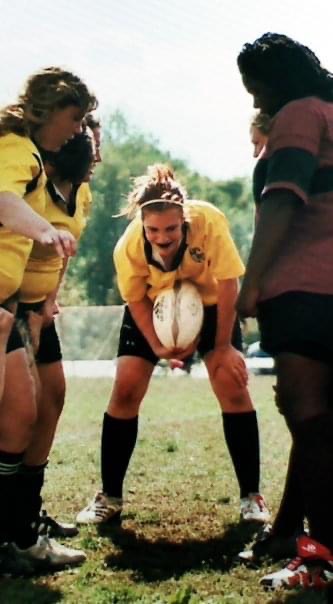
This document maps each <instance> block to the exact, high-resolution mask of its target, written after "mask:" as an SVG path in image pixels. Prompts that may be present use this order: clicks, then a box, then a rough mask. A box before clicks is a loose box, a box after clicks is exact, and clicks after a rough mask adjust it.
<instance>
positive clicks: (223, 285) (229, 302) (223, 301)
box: [215, 279, 238, 347]
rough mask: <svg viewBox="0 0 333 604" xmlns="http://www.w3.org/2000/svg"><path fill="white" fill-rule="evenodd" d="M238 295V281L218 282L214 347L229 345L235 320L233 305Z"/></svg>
mask: <svg viewBox="0 0 333 604" xmlns="http://www.w3.org/2000/svg"><path fill="white" fill-rule="evenodd" d="M237 295H238V279H226V280H224V281H219V282H218V300H217V328H216V336H215V346H218V347H224V346H229V345H230V344H231V338H232V332H233V328H234V324H235V319H236V310H235V304H236V300H237Z"/></svg>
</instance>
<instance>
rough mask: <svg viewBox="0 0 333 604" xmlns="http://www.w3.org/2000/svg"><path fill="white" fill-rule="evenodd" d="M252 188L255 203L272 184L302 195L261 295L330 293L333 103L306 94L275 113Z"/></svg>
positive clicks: (332, 276) (262, 200) (332, 284)
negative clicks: (302, 292)
mask: <svg viewBox="0 0 333 604" xmlns="http://www.w3.org/2000/svg"><path fill="white" fill-rule="evenodd" d="M253 188H254V193H255V197H256V202H257V204H259V208H260V205H261V204H262V203H265V195H266V194H267V193H268V192H269V191H272V190H274V189H280V190H281V189H283V190H287V191H291V192H293V193H295V194H296V195H297V196H298V198H299V199H300V200H301V201H302V203H301V204H298V209H297V210H296V213H295V216H294V219H293V222H292V224H291V226H290V230H289V232H288V237H287V239H286V240H285V241H284V242H283V243H282V245H281V248H280V250H279V251H278V253H277V255H276V257H275V258H274V261H273V262H272V264H271V265H270V267H269V269H268V270H267V274H266V275H265V278H264V280H263V284H262V287H261V291H260V300H266V299H268V298H273V297H275V296H277V295H279V294H282V293H285V292H288V291H304V292H313V293H321V294H332V295H333V103H328V102H326V101H322V100H321V99H319V98H316V97H308V98H304V99H300V100H296V101H292V102H290V103H288V104H287V105H285V106H284V107H283V108H282V109H281V110H280V111H279V113H277V115H276V116H275V118H274V120H273V123H272V130H271V133H270V136H269V141H268V144H267V148H266V152H265V154H264V156H263V158H262V159H260V160H259V162H258V164H257V168H256V170H255V175H254V187H253ZM259 212H260V209H259Z"/></svg>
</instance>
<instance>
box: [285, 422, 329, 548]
mask: <svg viewBox="0 0 333 604" xmlns="http://www.w3.org/2000/svg"><path fill="white" fill-rule="evenodd" d="M332 435H333V413H332V412H329V413H325V414H321V415H317V416H316V417H314V418H311V419H306V420H304V421H301V422H297V423H295V425H294V426H293V436H294V446H295V458H296V464H297V471H298V476H297V478H298V482H299V485H300V488H301V490H302V494H303V498H304V507H305V512H306V516H307V518H308V521H309V528H310V535H311V537H313V538H314V539H316V540H317V541H319V542H320V543H322V544H323V545H326V546H327V547H328V548H330V549H331V550H332V551H333V516H332V496H333V471H332V468H333V437H332Z"/></svg>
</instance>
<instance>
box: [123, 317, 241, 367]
mask: <svg viewBox="0 0 333 604" xmlns="http://www.w3.org/2000/svg"><path fill="white" fill-rule="evenodd" d="M216 325H217V306H216V305H214V306H205V307H204V319H203V325H202V328H201V332H200V336H199V342H198V346H197V351H198V352H199V354H200V356H201V357H204V356H205V355H206V354H207V353H208V352H209V351H210V350H213V348H214V346H215V335H216ZM232 344H233V346H234V347H235V348H237V350H240V351H242V350H243V342H242V332H241V328H240V323H239V321H238V319H237V320H236V322H235V326H234V331H233V336H232ZM117 356H118V357H122V356H131V357H140V358H142V359H146V361H149V362H150V363H152V364H153V365H156V363H157V362H158V361H159V358H158V357H157V356H156V355H155V354H154V353H153V351H152V349H151V347H150V346H149V344H148V342H147V340H146V338H145V337H144V336H143V335H142V333H141V331H140V330H139V328H138V327H137V325H136V323H135V321H134V319H133V317H132V315H131V313H130V311H129V308H128V306H125V311H124V316H123V321H122V325H121V328H120V336H119V346H118V354H117Z"/></svg>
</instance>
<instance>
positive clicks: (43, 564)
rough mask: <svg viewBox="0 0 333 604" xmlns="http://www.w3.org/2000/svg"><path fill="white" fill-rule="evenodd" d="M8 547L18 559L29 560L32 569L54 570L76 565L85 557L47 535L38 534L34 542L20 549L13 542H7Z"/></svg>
mask: <svg viewBox="0 0 333 604" xmlns="http://www.w3.org/2000/svg"><path fill="white" fill-rule="evenodd" d="M8 548H9V551H10V552H11V553H12V554H13V555H15V556H16V557H17V560H18V561H20V560H25V561H27V562H29V563H30V564H31V565H32V566H33V568H34V570H38V569H46V570H52V569H53V570H54V569H60V568H65V567H66V566H77V565H78V564H82V563H83V562H84V561H85V560H86V558H87V556H86V554H85V553H84V552H83V551H81V550H78V549H72V548H69V547H65V546H64V545H61V544H60V543H57V541H54V539H50V538H49V537H48V536H47V535H39V536H38V539H37V541H36V543H35V544H34V545H31V547H28V548H26V549H21V548H20V547H18V546H17V545H16V544H15V543H10V544H8Z"/></svg>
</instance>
